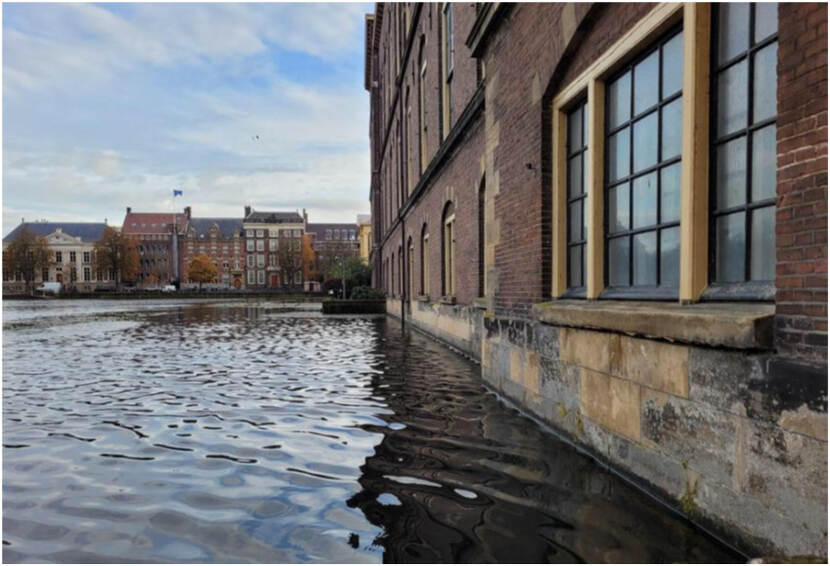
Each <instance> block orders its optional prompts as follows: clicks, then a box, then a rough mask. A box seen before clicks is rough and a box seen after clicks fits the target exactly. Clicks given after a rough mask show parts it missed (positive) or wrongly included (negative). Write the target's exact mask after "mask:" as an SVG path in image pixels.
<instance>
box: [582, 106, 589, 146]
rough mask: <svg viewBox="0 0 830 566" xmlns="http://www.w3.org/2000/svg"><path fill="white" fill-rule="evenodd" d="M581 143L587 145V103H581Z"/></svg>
mask: <svg viewBox="0 0 830 566" xmlns="http://www.w3.org/2000/svg"><path fill="white" fill-rule="evenodd" d="M582 144H583V145H585V146H587V145H588V105H587V104H583V105H582Z"/></svg>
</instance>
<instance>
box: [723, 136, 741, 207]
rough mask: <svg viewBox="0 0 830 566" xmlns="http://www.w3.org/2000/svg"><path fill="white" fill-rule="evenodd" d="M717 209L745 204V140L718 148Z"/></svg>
mask: <svg viewBox="0 0 830 566" xmlns="http://www.w3.org/2000/svg"><path fill="white" fill-rule="evenodd" d="M716 182H717V185H716V186H717V193H718V208H719V209H724V208H729V207H730V206H736V205H739V204H744V203H745V202H746V138H745V137H740V138H737V139H734V140H732V141H731V142H729V143H725V144H723V145H721V146H719V147H718V169H717V179H716Z"/></svg>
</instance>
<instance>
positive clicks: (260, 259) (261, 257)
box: [256, 254, 265, 267]
mask: <svg viewBox="0 0 830 566" xmlns="http://www.w3.org/2000/svg"><path fill="white" fill-rule="evenodd" d="M256 266H257V267H265V254H256Z"/></svg>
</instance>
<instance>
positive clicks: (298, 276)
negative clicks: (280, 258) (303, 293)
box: [294, 271, 303, 285]
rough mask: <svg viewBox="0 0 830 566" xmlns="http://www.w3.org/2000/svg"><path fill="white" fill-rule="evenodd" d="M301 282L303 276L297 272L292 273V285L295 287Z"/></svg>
mask: <svg viewBox="0 0 830 566" xmlns="http://www.w3.org/2000/svg"><path fill="white" fill-rule="evenodd" d="M302 282H303V274H302V273H300V272H299V271H297V272H296V273H294V283H295V284H296V285H299V284H301V283H302Z"/></svg>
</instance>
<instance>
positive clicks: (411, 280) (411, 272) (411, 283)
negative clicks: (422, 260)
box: [406, 237, 415, 300]
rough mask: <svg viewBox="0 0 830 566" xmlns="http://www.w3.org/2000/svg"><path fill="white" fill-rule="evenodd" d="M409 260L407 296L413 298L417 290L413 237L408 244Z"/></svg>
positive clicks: (407, 266) (407, 257)
mask: <svg viewBox="0 0 830 566" xmlns="http://www.w3.org/2000/svg"><path fill="white" fill-rule="evenodd" d="M406 254H407V256H406V259H407V262H406V264H407V265H406V269H407V273H406V281H407V287H406V296H407V298H408V299H410V300H411V299H412V297H413V295H414V292H415V244H413V243H412V238H411V237H410V238H409V243H408V245H407V252H406Z"/></svg>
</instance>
